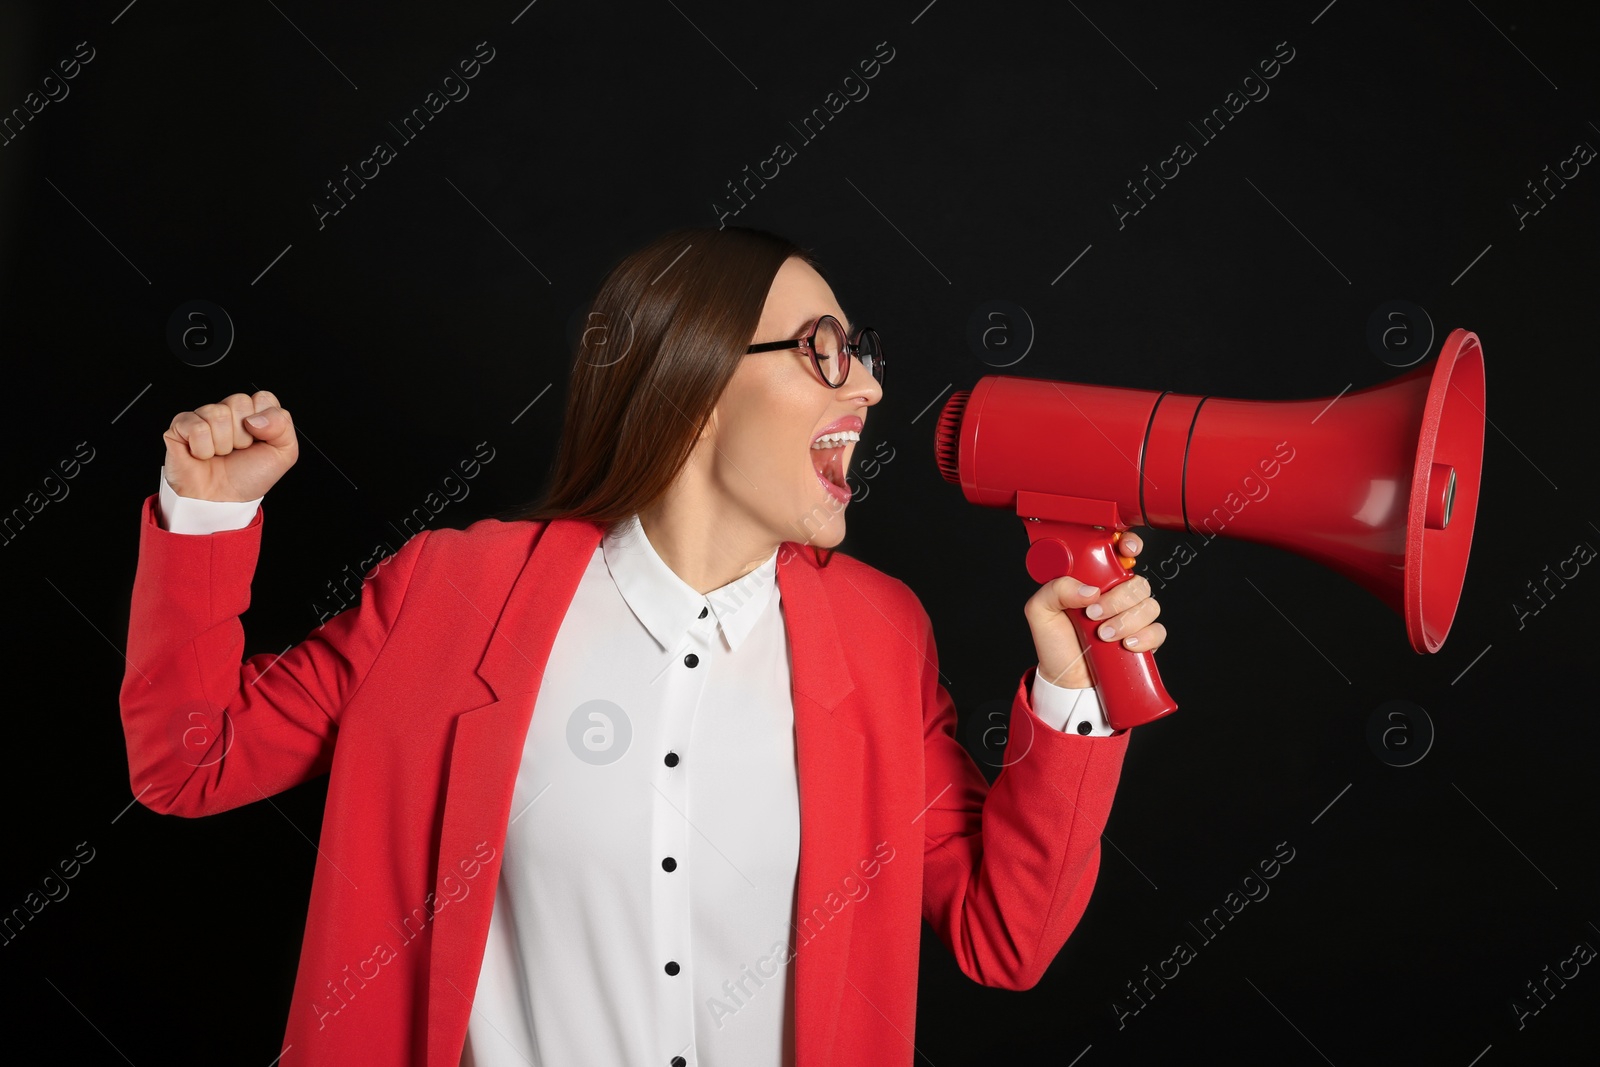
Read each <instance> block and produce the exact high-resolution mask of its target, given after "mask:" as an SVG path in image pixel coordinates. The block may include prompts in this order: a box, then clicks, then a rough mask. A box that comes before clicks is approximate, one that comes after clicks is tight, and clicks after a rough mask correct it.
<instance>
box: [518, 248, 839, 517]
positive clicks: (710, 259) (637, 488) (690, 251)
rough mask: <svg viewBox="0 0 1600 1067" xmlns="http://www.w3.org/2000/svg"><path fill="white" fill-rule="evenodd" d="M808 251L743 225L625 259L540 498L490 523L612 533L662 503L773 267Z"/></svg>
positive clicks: (605, 300) (588, 347) (571, 394)
mask: <svg viewBox="0 0 1600 1067" xmlns="http://www.w3.org/2000/svg"><path fill="white" fill-rule="evenodd" d="M790 257H798V258H799V259H801V260H803V261H804V262H806V263H808V264H810V265H811V266H812V267H813V268H815V269H817V270H818V272H819V273H821V268H820V267H819V266H818V264H817V263H816V261H815V260H814V259H813V258H812V257H811V255H810V253H809V252H808V251H807V250H805V249H803V248H801V247H799V246H798V245H796V244H794V243H793V242H791V241H788V240H786V239H784V238H782V237H779V236H777V235H776V234H772V233H768V232H766V231H765V230H757V229H751V228H748V227H743V226H729V227H727V228H725V229H720V230H716V229H711V228H709V227H705V228H683V229H677V230H673V231H671V232H669V233H665V234H663V235H661V236H660V237H658V238H656V239H655V240H653V241H651V242H650V243H649V244H647V245H645V246H644V247H643V248H640V249H639V250H638V251H636V252H633V253H631V254H629V255H628V256H626V257H624V258H623V259H622V261H621V262H619V263H618V264H617V265H616V266H615V267H613V268H612V270H611V272H610V274H608V275H607V276H606V279H605V281H604V283H602V284H601V286H600V290H599V292H598V293H596V294H595V298H594V300H593V302H592V303H591V304H590V306H589V311H588V316H587V318H586V319H585V328H584V330H583V333H582V336H581V337H580V338H579V340H578V342H577V346H576V348H575V350H574V351H573V354H572V364H571V373H570V376H569V378H568V384H567V401H566V414H565V421H564V425H563V427H562V433H561V441H560V444H559V445H558V447H557V451H556V458H555V463H554V465H553V467H552V469H551V473H550V479H549V482H548V484H547V486H546V488H545V490H544V493H543V495H542V496H541V497H540V498H539V499H538V500H537V501H535V502H533V503H531V504H525V505H520V506H518V507H515V508H513V509H512V510H510V511H508V512H504V513H502V514H501V515H500V516H499V518H501V519H502V520H505V521H519V520H529V521H539V520H549V519H558V518H583V519H589V520H591V521H594V522H597V523H600V524H602V525H603V526H605V527H606V528H608V529H609V528H610V527H611V526H612V525H614V524H615V523H617V522H620V521H622V520H624V519H626V518H628V517H629V516H630V515H632V514H634V513H635V512H637V511H639V510H640V509H642V508H645V507H647V506H649V505H650V504H652V503H654V502H655V501H656V500H657V499H658V498H659V497H661V496H662V495H663V494H664V493H665V492H666V491H667V490H668V489H669V488H670V487H671V485H672V483H673V481H674V480H675V479H676V478H677V476H678V472H679V471H680V470H682V468H683V465H684V464H685V463H686V462H687V461H688V459H689V455H690V453H691V452H693V451H694V446H695V443H696V442H697V441H698V440H699V437H700V433H701V431H702V430H703V429H704V427H705V425H706V423H707V421H708V420H709V419H710V417H711V412H712V409H713V408H715V407H716V403H717V398H718V397H720V396H721V395H722V391H723V389H724V388H725V387H726V386H727V384H728V382H729V380H730V379H731V378H732V377H733V374H734V371H735V370H737V369H738V366H739V361H740V359H741V358H742V357H743V356H744V354H745V349H746V348H747V347H748V346H749V345H750V342H751V339H752V337H753V336H754V334H755V331H756V327H757V325H759V324H760V321H761V310H762V307H763V306H764V305H765V304H766V299H767V292H768V290H770V289H771V288H772V279H773V278H774V277H775V276H776V275H777V273H778V269H779V268H780V267H782V266H783V264H784V262H785V261H786V260H787V259H789V258H790Z"/></svg>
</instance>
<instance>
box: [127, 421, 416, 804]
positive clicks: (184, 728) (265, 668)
mask: <svg viewBox="0 0 1600 1067" xmlns="http://www.w3.org/2000/svg"><path fill="white" fill-rule="evenodd" d="M256 414H259V415H261V416H263V417H264V418H265V420H266V421H265V423H264V424H263V425H261V426H259V427H256V426H254V425H251V424H249V423H246V422H245V421H244V420H245V419H246V418H247V417H249V416H253V415H256ZM164 436H165V439H166V443H167V460H166V464H165V466H164V467H163V468H162V479H163V482H164V488H163V491H162V492H161V493H159V494H152V495H150V496H149V497H147V498H146V499H145V501H144V504H143V507H142V509H141V515H140V527H139V563H138V570H137V572H136V574H135V577H134V585H133V595H132V601H131V605H130V611H129V627H128V654H127V667H126V669H125V671H124V674H123V682H122V688H121V694H120V695H121V709H122V726H123V733H124V736H125V737H126V739H127V744H128V772H129V784H130V786H131V788H132V790H133V793H134V795H135V796H136V797H137V798H138V800H139V801H140V803H142V804H144V805H145V806H146V807H148V808H150V809H151V810H153V811H157V812H161V813H164V814H172V815H182V816H189V817H195V816H200V815H209V814H213V813H215V812H220V811H227V810H228V809H230V808H235V807H238V806H239V805H241V804H246V803H249V802H250V801H253V800H259V799H261V798H263V797H267V796H271V795H272V794H274V793H278V792H281V791H282V790H284V789H287V788H289V787H290V786H293V785H297V784H299V783H300V782H303V781H306V780H307V779H309V778H312V777H314V776H316V775H317V774H321V773H323V772H324V771H326V770H327V769H328V767H329V765H330V762H331V759H332V753H333V743H334V737H335V735H336V733H337V729H338V720H339V714H340V712H341V711H342V709H343V708H344V706H345V705H346V704H347V703H348V702H349V699H350V697H351V696H352V695H353V694H354V693H355V691H356V689H357V688H358V687H359V686H360V684H361V681H362V680H363V679H364V678H365V677H366V675H367V672H368V670H369V669H370V668H371V666H372V664H373V662H375V660H376V659H377V656H378V654H379V652H380V651H381V650H382V648H383V644H384V642H385V640H386V639H387V636H388V633H389V631H390V629H391V628H392V626H393V624H394V620H395V618H396V616H397V615H398V614H399V611H400V605H401V603H402V601H403V599H404V596H405V591H406V588H407V586H408V585H409V582H410V578H411V573H412V571H413V569H414V568H415V566H416V562H417V559H418V557H419V556H420V554H421V551H422V548H423V546H424V544H425V543H426V539H427V533H426V532H424V533H421V534H418V535H417V536H416V537H413V538H412V539H411V540H410V541H408V542H406V544H405V545H404V546H403V547H402V548H401V549H400V551H399V552H397V553H395V554H394V555H393V556H391V557H389V558H388V559H386V560H384V561H383V562H382V563H381V564H379V565H378V566H376V567H375V568H374V569H373V571H371V572H369V574H368V578H369V581H368V582H367V584H366V586H365V588H364V591H363V594H362V598H361V602H360V604H359V605H357V606H355V607H352V608H350V609H348V610H346V611H344V612H342V613H340V614H339V615H337V616H335V617H334V618H332V619H330V620H329V621H327V622H326V623H324V624H323V625H321V626H319V627H318V628H317V629H315V630H313V631H312V632H311V633H310V634H309V635H308V636H307V637H306V639H305V640H303V641H301V642H300V643H299V644H297V645H295V646H293V647H291V648H290V649H288V650H287V651H285V652H283V653H282V654H281V655H280V654H277V653H261V654H258V655H255V656H252V657H250V658H249V659H246V660H243V661H242V662H241V657H242V655H243V651H244V628H243V626H242V625H241V624H240V622H239V616H240V615H242V614H243V613H244V611H245V609H246V608H247V607H249V604H250V580H251V578H252V576H253V575H254V573H255V565H256V560H257V557H258V554H259V551H260V547H261V531H262V528H263V524H264V521H265V520H264V516H265V511H264V509H261V508H258V509H256V510H255V511H254V513H253V515H252V516H251V517H250V519H249V522H248V525H244V526H242V527H238V528H233V529H229V528H227V527H228V526H229V525H230V524H231V523H232V522H236V520H237V512H235V518H234V519H233V520H225V519H223V517H222V516H220V515H213V516H211V517H212V518H213V519H214V520H216V521H215V522H214V523H213V524H212V525H211V528H212V529H214V530H215V531H216V532H210V533H205V534H198V533H182V532H177V529H185V528H188V529H198V528H205V517H204V514H203V513H204V512H205V511H206V509H205V508H204V507H203V506H201V504H200V502H201V501H208V502H215V503H219V504H220V503H225V502H229V503H233V504H235V505H244V504H249V503H251V502H254V501H258V500H259V499H260V498H261V497H263V496H264V495H265V493H266V491H267V489H269V488H270V487H271V486H272V485H273V484H274V483H275V482H276V481H277V480H278V478H279V477H281V476H282V474H283V473H284V472H285V471H287V470H288V468H289V467H290V466H291V465H292V464H293V463H294V461H295V458H296V457H297V456H298V445H297V443H296V441H295V437H294V428H293V424H292V421H291V419H290V416H289V413H288V412H287V411H286V410H284V409H283V408H282V407H280V406H278V402H277V399H276V398H275V397H274V396H273V395H272V394H271V393H268V392H265V391H263V392H258V393H255V394H253V395H246V394H243V393H235V394H233V395H232V396H229V397H228V398H226V399H225V400H223V401H222V402H221V403H218V404H207V405H205V406H203V407H200V408H196V409H195V410H194V411H192V412H184V413H182V414H180V415H179V416H177V417H176V418H175V419H174V420H173V423H172V426H171V427H170V428H169V429H168V430H167V432H166V434H165V435H164ZM167 491H170V492H172V493H173V494H175V495H176V496H177V497H179V498H182V500H183V501H185V502H188V503H190V504H192V507H190V508H189V510H188V511H187V512H186V513H185V514H183V515H182V516H168V518H169V519H177V520H178V524H177V529H166V528H164V527H163V525H162V523H161V522H159V521H158V518H159V517H160V516H159V514H158V512H159V510H160V509H159V508H158V501H159V499H160V497H161V496H165V495H166V493H167ZM212 510H213V511H218V512H220V511H222V510H225V509H218V508H213V509H212ZM197 516H199V517H198V518H197Z"/></svg>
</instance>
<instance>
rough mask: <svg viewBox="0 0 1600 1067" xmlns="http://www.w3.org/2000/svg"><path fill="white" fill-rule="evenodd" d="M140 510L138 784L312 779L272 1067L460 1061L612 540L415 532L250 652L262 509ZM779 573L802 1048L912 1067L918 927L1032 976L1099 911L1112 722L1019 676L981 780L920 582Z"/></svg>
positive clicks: (131, 688) (850, 563) (539, 525)
mask: <svg viewBox="0 0 1600 1067" xmlns="http://www.w3.org/2000/svg"><path fill="white" fill-rule="evenodd" d="M156 500H157V497H156V495H154V494H152V495H151V496H150V497H148V498H147V499H146V500H145V502H144V506H143V510H142V516H141V517H142V525H141V527H140V533H139V565H138V572H137V575H136V577H135V580H134V584H133V594H132V607H131V616H130V620H129V630H128V667H127V670H126V672H125V675H124V680H123V684H122V688H121V707H122V725H123V730H124V732H125V734H126V737H127V742H128V770H129V784H130V785H131V786H132V789H133V792H134V793H135V795H136V796H137V797H138V799H139V801H140V802H141V803H142V804H144V806H145V807H147V808H149V809H151V810H152V811H156V812H161V813H164V814H171V815H182V816H187V817H195V816H200V815H209V814H212V813H213V812H219V811H227V810H229V809H230V808H235V807H238V806H239V805H241V804H248V803H250V802H252V801H255V800H260V799H261V798H263V797H269V796H271V795H273V794H274V793H278V792H281V791H282V790H285V789H288V788H290V787H291V786H295V785H298V784H300V783H301V782H304V781H306V780H307V779H309V778H312V777H314V776H316V775H319V774H322V773H324V772H327V773H328V774H329V782H328V797H327V806H326V809H325V816H324V819H323V824H322V834H321V840H320V842H319V843H318V855H317V860H316V868H315V874H314V877H313V880H312V887H311V902H310V908H309V912H308V915H307V918H306V931H305V941H304V943H303V945H302V948H301V953H300V963H299V969H298V972H297V974H296V977H295V983H294V994H293V1000H292V1003H291V1007H290V1015H289V1022H288V1029H287V1031H286V1033H285V1035H284V1044H285V1046H288V1050H287V1051H286V1052H285V1053H284V1055H283V1058H282V1060H281V1061H280V1062H281V1063H282V1064H283V1065H284V1067H295V1065H300V1064H314V1065H328V1067H335V1065H337V1067H345V1065H348V1064H353V1063H360V1064H365V1065H375V1067H402V1065H404V1067H457V1065H458V1063H459V1060H460V1056H461V1050H462V1046H463V1044H464V1042H465V1040H466V1032H467V1019H468V1016H469V1013H470V1011H471V1006H472V997H473V993H474V990H475V988H476V985H477V979H478V971H479V967H480V965H481V962H482V959H483V949H484V943H485V941H486V939H487V936H488V929H489V915H490V911H491V908H492V906H493V902H494V891H495V885H496V881H497V879H498V877H499V871H500V851H501V849H502V847H503V845H504V842H505V832H506V825H507V821H508V819H509V816H510V809H511V795H512V788H513V784H514V782H515V778H516V772H517V768H518V765H519V764H520V761H521V757H522V747H523V740H524V738H525V736H526V733H527V729H528V723H529V720H530V719H531V717H532V715H533V709H534V699H535V696H536V695H537V693H538V690H539V682H540V678H541V677H542V675H543V672H544V669H545V663H546V660H547V658H548V656H549V653H550V647H551V644H552V643H553V642H554V640H555V636H556V631H557V628H558V627H559V626H560V624H561V620H562V618H563V616H564V614H565V612H566V610H567V606H568V605H569V604H570V603H571V600H572V596H573V594H574V592H575V590H576V589H577V585H578V580H579V578H580V577H581V576H582V574H583V571H584V568H585V566H586V565H587V563H588V561H589V559H590V557H591V556H592V554H593V552H594V549H595V546H596V545H597V544H598V543H599V541H600V538H601V535H602V532H603V531H602V529H601V527H600V526H599V525H597V524H595V523H591V522H588V521H581V520H568V519H564V520H557V521H553V522H548V523H543V522H502V521H500V520H497V519H484V520H482V521H479V522H475V523H473V524H472V525H471V526H469V527H468V528H467V529H465V530H454V529H439V530H429V531H424V532H423V533H420V534H417V535H416V536H414V537H412V538H411V539H410V540H409V541H407V542H406V543H405V545H404V546H403V547H402V548H401V549H400V550H399V551H398V552H396V553H395V554H394V555H392V556H390V557H388V558H387V559H385V560H384V561H383V562H382V563H381V564H378V565H376V566H374V567H373V569H372V570H370V571H368V572H367V575H366V578H367V580H366V583H365V585H364V587H363V592H362V596H361V602H360V603H359V604H358V605H356V606H354V607H351V608H349V609H347V610H346V611H344V612H342V613H340V614H339V615H337V616H335V617H334V618H332V619H330V620H328V622H326V623H325V624H324V625H322V626H320V627H319V628H317V629H316V630H313V631H312V632H311V633H310V634H309V635H308V636H307V637H306V639H305V640H304V641H302V642H300V643H299V644H298V645H295V646H294V647H293V648H290V649H289V650H288V651H287V652H284V653H283V654H282V655H274V654H272V653H261V654H258V655H255V656H251V657H250V658H248V659H244V660H243V662H242V663H241V658H242V656H243V649H244V630H243V627H242V626H241V625H240V622H239V616H240V614H242V613H243V612H244V610H245V608H246V607H247V606H248V605H249V603H250V579H251V576H252V575H253V573H254V571H255V565H256V559H257V554H258V552H259V550H260V546H261V531H262V527H263V522H264V511H262V512H258V513H257V515H256V517H255V519H254V520H253V521H252V522H251V524H250V525H249V526H247V527H245V528H243V529H241V530H233V531H227V532H222V533H214V534H207V535H203V536H194V535H184V534H176V533H171V532H169V531H166V530H163V529H161V527H160V526H159V524H158V523H157V522H156V518H155V510H154V508H155V504H156ZM777 577H778V587H779V590H780V592H781V594H782V606H783V611H784V617H785V621H786V623H787V629H788V641H789V650H790V655H791V657H792V660H791V662H792V677H793V698H794V719H795V743H796V750H797V760H798V764H799V788H800V822H801V830H800V842H801V844H800V859H799V874H798V877H799V885H798V899H797V902H796V907H797V912H798V914H797V917H796V923H797V929H796V931H795V935H794V937H795V948H794V952H795V954H796V958H795V1012H796V1037H795V1041H796V1057H797V1063H798V1065H799V1067H823V1065H824V1064H829V1065H834V1064H839V1065H851V1067H857V1065H858V1067H884V1065H887V1064H904V1065H910V1064H911V1063H912V1058H913V1055H914V1053H913V1049H912V1045H911V1040H912V1037H913V1036H914V1032H915V1029H916V999H917V958H918V951H919V947H920V934H921V925H920V923H919V921H918V919H919V917H920V918H923V919H926V920H927V921H928V922H929V923H931V924H932V926H933V928H934V929H935V930H936V931H937V932H938V934H939V937H940V939H941V940H942V941H943V942H944V943H945V944H946V945H947V946H949V949H950V951H951V952H952V953H954V955H955V958H956V961H957V962H958V963H959V964H960V967H961V969H962V971H963V972H965V973H966V974H967V975H968V976H969V977H970V978H972V979H973V980H974V981H976V982H980V983H982V984H983V985H988V986H999V987H1002V988H1006V989H1028V988H1031V987H1032V986H1033V985H1034V984H1035V983H1037V982H1038V981H1039V978H1040V976H1041V975H1042V974H1043V973H1044V970H1045V968H1046V967H1047V966H1049V964H1050V961H1051V959H1052V958H1054V956H1055V954H1056V953H1057V952H1058V951H1059V950H1060V948H1061V946H1062V944H1063V943H1064V942H1065V941H1066V939H1067V935H1068V934H1070V933H1071V932H1072V929H1073V927H1074V926H1075V925H1076V924H1077V922H1078V918H1079V916H1081V915H1082V914H1083V911H1084V908H1085V906H1086V905H1087V904H1088V902H1089V895H1090V892H1091V891H1092V889H1093V887H1094V880H1095V875H1096V874H1097V872H1098V870H1099V862H1100V833H1101V830H1102V828H1103V827H1104V825H1105V822H1106V818H1107V815H1108V814H1109V812H1110V808H1111V801H1112V796H1113V793H1114V792H1115V790H1116V785H1117V779H1118V776H1119V775H1120V773H1121V768H1122V758H1123V754H1124V752H1125V750H1126V748H1127V734H1126V733H1123V734H1116V735H1112V736H1110V737H1079V736H1078V735H1076V734H1072V733H1065V732H1062V731H1059V730H1053V729H1051V728H1050V727H1048V726H1047V725H1046V724H1045V723H1044V722H1043V721H1042V720H1041V719H1039V718H1038V717H1037V715H1036V714H1035V713H1034V711H1033V707H1032V705H1031V703H1030V701H1031V694H1030V690H1029V679H1030V677H1031V675H1032V673H1033V669H1032V668H1029V670H1028V671H1027V673H1025V674H1024V675H1023V676H1022V677H1021V679H1020V680H1019V682H1018V685H1017V691H1016V695H1015V698H1014V702H1013V706H1012V711H1011V734H1010V738H1011V739H1010V747H1009V749H1008V753H1009V754H1008V756H1007V759H1008V761H1009V763H1008V765H1007V766H1006V767H1005V769H1004V770H1003V771H1002V773H1001V774H1000V777H999V778H998V780H997V781H996V782H995V784H994V786H993V787H992V788H990V787H989V786H988V784H987V782H986V781H985V779H984V777H983V775H982V774H981V773H980V771H979V770H978V767H977V766H976V764H975V763H974V762H973V760H972V758H971V757H970V756H969V755H968V754H967V751H966V749H964V748H963V747H962V745H961V743H960V742H959V741H958V740H957V739H956V736H955V728H956V715H955V709H954V707H953V706H952V704H951V700H950V695H949V694H948V693H947V692H946V691H945V689H944V687H943V686H942V685H941V684H940V681H939V675H938V654H937V652H936V651H935V649H934V640H933V630H932V626H931V624H930V622H929V619H928V615H927V613H926V611H924V610H923V607H922V604H921V602H920V601H919V600H918V599H917V597H916V595H915V594H914V593H912V591H911V590H910V588H908V587H907V586H906V585H905V584H904V583H903V582H901V581H899V580H897V579H895V578H891V577H889V576H888V575H886V574H883V573H882V572H880V571H877V570H874V569H873V568H872V567H869V566H867V565H866V564H865V563H862V562H860V561H858V560H855V559H852V558H850V557H849V556H846V555H844V554H842V553H834V555H833V557H832V559H831V560H830V562H829V564H828V566H826V567H820V566H818V564H817V561H816V560H815V558H814V557H813V554H812V553H811V552H810V551H809V550H805V549H804V548H803V547H802V546H800V545H798V544H795V543H793V542H785V543H784V545H783V546H782V547H781V548H780V550H779V567H778V572H777ZM836 619H847V620H849V624H850V629H849V639H848V640H843V639H841V637H840V631H839V628H838V626H837V625H836V623H835V620H836ZM858 919H859V920H860V921H859V922H857V921H856V920H858ZM533 980H534V981H541V980H543V977H542V976H539V975H535V976H534V977H533Z"/></svg>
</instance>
